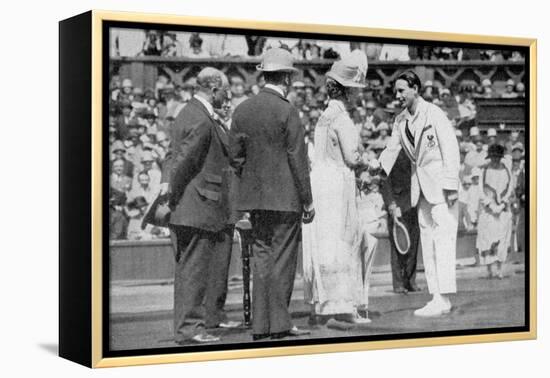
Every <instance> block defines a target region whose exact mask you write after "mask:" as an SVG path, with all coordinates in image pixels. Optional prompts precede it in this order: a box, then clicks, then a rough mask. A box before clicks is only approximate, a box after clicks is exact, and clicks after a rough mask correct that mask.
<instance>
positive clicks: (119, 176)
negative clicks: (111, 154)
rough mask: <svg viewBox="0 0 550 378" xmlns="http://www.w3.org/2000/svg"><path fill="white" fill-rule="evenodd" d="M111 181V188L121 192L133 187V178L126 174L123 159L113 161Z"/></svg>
mask: <svg viewBox="0 0 550 378" xmlns="http://www.w3.org/2000/svg"><path fill="white" fill-rule="evenodd" d="M109 182H110V186H111V189H113V190H116V191H117V192H120V193H126V192H128V191H129V190H130V189H131V188H132V179H131V178H130V177H129V176H126V175H125V174H124V160H123V159H115V160H114V161H113V163H112V166H111V177H110V179H109Z"/></svg>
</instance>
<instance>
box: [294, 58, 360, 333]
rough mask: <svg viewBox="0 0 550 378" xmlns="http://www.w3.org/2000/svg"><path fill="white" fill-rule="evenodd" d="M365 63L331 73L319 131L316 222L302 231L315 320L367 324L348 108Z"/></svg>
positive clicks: (355, 150) (337, 66) (355, 149)
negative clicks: (363, 313)
mask: <svg viewBox="0 0 550 378" xmlns="http://www.w3.org/2000/svg"><path fill="white" fill-rule="evenodd" d="M366 71H367V59H366V56H365V55H364V53H362V52H360V51H359V50H356V51H354V52H353V53H351V54H350V55H349V56H347V57H345V58H344V59H342V60H340V61H337V62H335V63H334V64H333V65H332V67H331V69H330V71H329V72H328V73H327V80H326V88H327V92H328V94H329V97H330V101H329V103H328V107H327V108H326V110H325V111H324V112H323V114H322V115H321V117H320V118H319V121H318V122H317V125H316V127H315V155H314V158H313V161H312V171H311V186H312V192H313V203H314V204H315V212H316V213H315V218H314V220H313V222H312V223H311V224H309V225H304V227H303V260H304V261H303V266H304V281H305V293H306V301H307V302H308V303H309V304H310V305H311V309H312V316H314V315H317V316H326V317H329V318H330V317H335V318H337V319H338V320H343V321H348V322H351V323H366V322H369V319H367V318H363V317H361V316H360V315H359V314H358V312H357V308H358V307H360V306H361V305H362V303H361V302H362V298H363V283H362V266H361V253H360V249H359V247H360V242H361V235H360V227H359V218H358V211H357V203H356V195H357V188H356V183H355V172H354V169H355V168H357V167H359V166H361V165H362V164H363V163H362V161H361V151H360V150H359V148H360V147H359V145H360V143H359V134H358V133H357V129H356V128H355V126H354V124H353V121H352V120H351V118H350V116H349V114H348V111H347V110H346V107H347V106H348V105H349V104H350V100H351V99H352V97H353V91H354V89H355V88H362V87H364V86H365V85H364V81H365V75H366Z"/></svg>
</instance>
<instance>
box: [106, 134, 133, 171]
mask: <svg viewBox="0 0 550 378" xmlns="http://www.w3.org/2000/svg"><path fill="white" fill-rule="evenodd" d="M117 159H120V160H122V161H123V162H124V168H123V170H122V173H123V174H124V175H125V176H128V177H130V178H132V177H134V164H133V163H132V162H131V161H129V160H127V158H126V146H125V145H124V143H123V142H121V141H120V140H116V141H115V142H114V143H113V144H112V145H111V170H112V168H113V167H112V162H113V161H115V160H117Z"/></svg>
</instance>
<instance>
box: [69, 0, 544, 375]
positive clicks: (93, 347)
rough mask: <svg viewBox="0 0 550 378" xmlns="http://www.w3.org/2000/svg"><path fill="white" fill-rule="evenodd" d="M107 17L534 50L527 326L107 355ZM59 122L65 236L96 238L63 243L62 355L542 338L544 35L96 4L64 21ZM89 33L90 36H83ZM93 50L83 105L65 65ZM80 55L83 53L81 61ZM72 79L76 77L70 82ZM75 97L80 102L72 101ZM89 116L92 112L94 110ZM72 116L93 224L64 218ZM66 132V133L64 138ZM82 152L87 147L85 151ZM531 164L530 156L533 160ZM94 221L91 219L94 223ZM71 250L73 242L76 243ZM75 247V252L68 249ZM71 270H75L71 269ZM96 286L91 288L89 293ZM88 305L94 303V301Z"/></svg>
mask: <svg viewBox="0 0 550 378" xmlns="http://www.w3.org/2000/svg"><path fill="white" fill-rule="evenodd" d="M106 22H115V23H116V22H127V23H138V24H161V25H174V26H178V25H185V26H187V27H193V26H196V27H212V28H221V29H239V30H254V31H262V32H265V33H269V32H270V31H273V32H289V33H314V34H323V35H334V36H342V37H344V36H354V37H370V38H385V39H398V40H403V39H406V40H418V41H430V42H432V43H433V42H442V43H443V42H451V43H465V44H468V43H469V44H481V45H483V44H487V45H501V46H518V47H522V48H525V49H527V51H528V59H526V62H528V66H527V67H526V70H528V71H527V72H528V73H529V76H528V77H525V79H524V80H525V81H527V82H528V86H527V88H528V94H527V96H528V105H529V106H528V109H526V111H528V122H529V140H528V141H527V140H526V144H528V151H529V155H528V156H526V160H527V159H528V169H529V176H528V177H529V202H528V205H526V207H528V209H529V212H528V214H529V219H528V224H529V229H528V232H529V234H528V237H526V238H527V239H528V243H529V244H528V245H529V251H528V253H529V258H528V260H527V261H528V262H529V265H528V267H527V266H526V270H528V273H529V275H528V292H526V296H527V299H528V303H529V307H528V308H526V309H525V310H526V313H528V314H529V318H528V319H526V320H527V324H528V327H527V328H528V329H526V330H525V331H521V332H507V333H492V334H475V335H453V336H445V337H422V338H402V339H395V340H374V341H361V342H341V343H340V342H338V343H330V344H310V345H296V346H270V347H257V348H253V349H229V350H211V351H201V352H183V353H166V354H146V351H144V354H142V355H128V356H120V357H106V356H105V355H104V344H105V342H106V339H105V337H106V335H107V333H106V332H105V328H106V327H108V324H105V322H104V320H105V317H104V314H103V305H104V303H105V302H104V301H105V298H104V293H105V287H104V285H105V284H106V283H105V282H104V281H103V277H104V273H105V271H106V270H105V269H106V268H105V264H104V263H105V261H104V256H105V255H104V254H105V250H104V247H105V243H104V237H105V235H104V230H105V226H104V223H105V219H106V216H105V212H104V200H105V199H104V190H103V188H104V182H103V180H104V179H105V177H106V176H105V171H104V170H105V161H104V159H105V149H104V147H103V146H104V144H103V141H104V138H105V136H104V134H103V129H104V128H103V127H102V123H103V120H104V107H105V105H106V101H105V92H104V89H105V88H104V83H105V81H104V75H105V72H106V69H105V67H104V61H105V60H104V58H105V54H106V52H105V38H106V36H105V33H104V30H105V29H104V24H105V23H106ZM82 30H86V33H87V34H86V36H89V37H90V38H89V41H88V42H87V43H86V44H85V46H84V47H85V48H88V47H89V54H87V53H86V54H82V55H84V56H82V57H80V58H76V57H77V55H78V54H79V51H77V50H75V49H76V46H77V41H73V40H72V39H71V38H73V39H74V38H76V37H75V36H74V35H73V36H72V37H71V36H70V35H69V34H73V33H77V32H78V31H82ZM60 31H61V32H60V41H62V43H61V44H60V45H61V47H60V62H61V63H60V77H61V78H60V92H61V95H60V113H61V116H60V119H61V121H60V128H61V139H62V140H61V143H60V145H61V147H60V148H61V150H62V151H61V157H60V160H61V166H62V169H61V181H62V182H61V187H62V194H61V197H63V196H65V198H66V202H64V201H61V204H60V206H61V208H62V210H61V215H62V216H60V219H61V223H62V226H63V227H62V230H61V235H62V236H61V238H65V236H64V235H67V234H68V233H69V232H73V233H75V234H77V235H87V239H86V240H89V241H90V243H91V244H90V245H80V247H79V250H85V252H84V255H83V256H84V258H81V259H79V258H77V257H74V256H73V257H71V256H69V254H74V253H77V251H75V250H74V248H75V247H76V246H78V245H79V244H78V240H72V239H71V240H68V239H67V242H66V243H65V242H63V243H61V245H60V254H61V257H60V355H61V356H62V357H65V358H68V359H71V360H73V361H75V362H79V363H82V364H84V365H87V366H89V367H93V368H100V367H115V366H131V365H145V364H161V363H174V362H190V361H208V360H220V359H239V358H251V357H267V356H284V355H300V354H313V353H328V352H348V351H360V350H373V349H390V348H404V347H421V346H436V345H449V344H468V343H484V342H496V341H514V340H527V339H535V338H536V337H537V317H536V314H537V296H536V293H537V265H536V260H537V257H536V250H537V245H536V242H537V240H536V230H537V219H536V209H537V206H536V205H537V190H536V188H537V174H536V173H537V162H536V156H537V138H536V134H537V128H536V125H537V40H536V39H527V38H513V37H501V36H481V35H469V34H452V33H437V32H425V31H411V30H395V29H377V28H368V27H354V26H336V25H316V24H295V23H280V22H258V21H254V20H231V19H219V18H210V17H189V16H175V15H160V14H141V13H126V12H110V11H99V10H93V11H90V12H88V13H85V14H83V15H81V16H76V17H75V18H72V19H69V20H66V21H62V22H61V23H60ZM84 40H87V39H86V38H84ZM88 55H89V56H90V58H91V59H90V61H89V62H88V63H86V64H84V65H85V66H86V67H88V68H89V70H90V71H89V74H90V77H89V81H87V82H86V83H87V84H86V83H85V85H89V87H86V88H84V89H83V90H88V89H89V90H90V97H89V99H90V100H91V102H89V103H81V104H77V103H76V102H78V101H81V102H83V100H78V99H74V98H73V99H71V98H70V95H69V94H65V95H64V94H63V91H64V90H65V91H67V90H68V88H71V87H70V86H71V85H74V80H73V78H74V77H76V76H75V75H77V74H78V73H73V74H71V75H73V76H71V75H69V74H68V73H66V72H65V71H64V67H67V64H68V61H69V60H70V59H76V61H77V62H79V63H80V62H81V60H83V59H87V56H88ZM79 59H80V60H79ZM71 80H72V81H71ZM71 101H73V102H71ZM70 106H79V107H82V109H84V108H86V107H87V109H88V112H89V113H86V115H82V114H80V115H72V116H71V115H67V116H64V115H65V114H68V113H67V112H68V110H67V108H68V107H70ZM88 116H89V118H86V117H88ZM71 117H84V118H78V119H80V120H86V119H89V120H90V122H91V124H90V129H89V131H91V132H89V133H86V132H82V131H81V133H82V134H85V135H81V136H79V138H82V139H81V140H82V141H84V142H83V143H85V141H89V152H90V153H91V156H89V159H90V163H91V165H90V170H89V171H87V173H86V175H87V176H89V181H87V182H86V183H87V184H90V187H89V188H88V191H87V193H90V195H91V197H90V198H89V199H87V201H88V202H86V203H87V204H88V205H90V206H88V208H89V209H88V210H87V211H88V212H87V213H86V214H85V216H87V215H89V216H90V221H89V223H85V224H74V223H72V222H71V221H70V220H69V219H71V218H70V217H67V218H65V219H66V220H63V215H65V214H69V213H70V211H71V210H70V209H65V208H64V206H69V205H68V203H69V201H70V200H71V199H72V200H78V199H79V198H82V197H79V196H81V194H79V193H75V192H70V190H69V189H63V188H65V184H66V183H65V182H64V181H63V177H64V174H63V172H64V170H63V166H64V165H63V164H64V159H67V156H68V154H70V153H71V152H72V153H75V152H76V151H75V150H70V149H68V150H65V147H63V146H64V143H69V140H68V138H72V137H74V135H72V136H69V135H68V134H67V136H66V137H64V136H63V135H64V133H65V131H66V130H67V128H68V127H69V125H68V123H67V122H68V121H69V120H73V121H74V120H76V119H77V118H71ZM65 139H67V140H65ZM79 153H81V154H84V153H86V152H85V151H80V152H79ZM526 163H527V162H526ZM88 226H90V227H89V228H88ZM71 248H72V250H70V251H69V249H71ZM69 252H70V253H69ZM69 271H72V272H69ZM80 273H82V276H81V277H78V280H87V279H88V278H89V285H88V286H82V285H84V284H83V283H82V282H84V281H75V280H76V278H77V277H75V274H80ZM87 289H89V293H88V292H87ZM76 290H83V292H84V294H82V296H83V298H81V299H80V300H82V301H84V302H85V303H87V305H86V306H85V307H86V311H88V310H91V311H89V316H87V317H85V318H83V319H79V320H74V319H75V318H76V317H77V315H78V312H77V311H78V309H76V308H74V307H78V305H75V302H74V296H75V295H76ZM88 304H89V307H87V306H88ZM76 340H84V341H85V342H84V343H85V344H87V343H88V342H89V348H88V346H86V347H85V348H83V350H81V351H80V352H78V351H73V350H74V348H75V345H77V344H76Z"/></svg>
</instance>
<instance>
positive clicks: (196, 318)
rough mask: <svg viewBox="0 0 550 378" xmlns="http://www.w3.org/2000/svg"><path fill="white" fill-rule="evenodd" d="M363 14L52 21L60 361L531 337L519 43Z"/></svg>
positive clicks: (530, 131)
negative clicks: (313, 19) (291, 19)
mask: <svg viewBox="0 0 550 378" xmlns="http://www.w3.org/2000/svg"><path fill="white" fill-rule="evenodd" d="M365 26H366V27H356V26H353V27H351V26H333V25H313V24H288V23H269V22H256V21H253V20H226V19H212V18H200V17H186V16H171V15H153V14H135V13H115V12H104V11H90V12H87V13H84V14H81V15H79V16H75V17H73V18H70V19H67V20H64V21H61V22H60V24H59V27H60V33H59V36H60V37H59V38H60V53H59V58H60V59H59V62H60V67H59V69H60V98H59V106H60V108H59V109H60V110H59V114H60V269H59V272H60V273H59V274H60V276H59V280H60V284H59V288H60V295H59V301H60V308H59V310H60V311H59V354H60V356H61V357H64V358H67V359H69V360H72V361H75V362H77V363H80V364H83V365H86V366H89V367H111V366H124V365H141V364H156V363H170V362H185V361H205V360H214V359H234V358H249V357H258V356H280V355H291V354H309V353H326V352H341V351H356V350H369V349H383V348H396V347H412V346H432V345H444V344H459V343H476V342H490V341H512V340H524V339H533V338H536V320H537V319H536V40H535V39H523V38H512V37H496V36H479V35H469V34H446V33H437V32H424V31H423V32H420V31H405V30H389V29H388V30H385V29H372V28H368V25H365ZM464 32H465V33H467V32H468V30H464Z"/></svg>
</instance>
